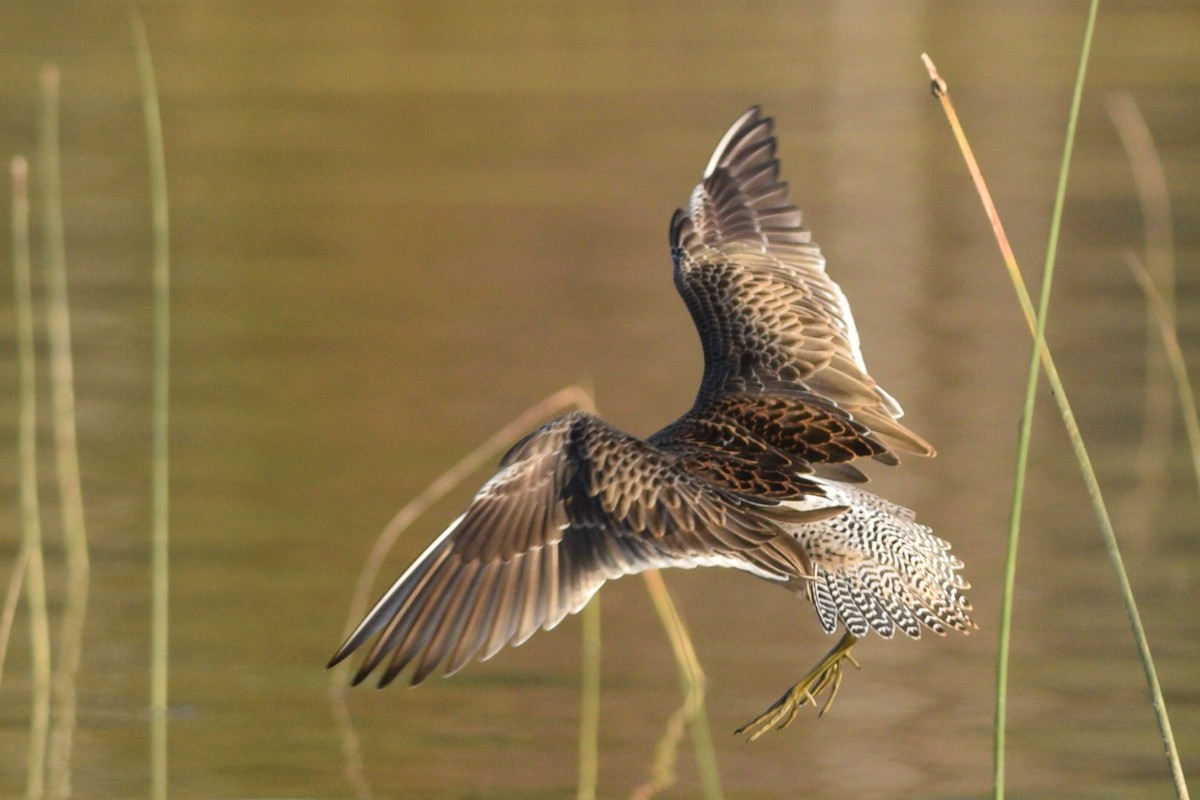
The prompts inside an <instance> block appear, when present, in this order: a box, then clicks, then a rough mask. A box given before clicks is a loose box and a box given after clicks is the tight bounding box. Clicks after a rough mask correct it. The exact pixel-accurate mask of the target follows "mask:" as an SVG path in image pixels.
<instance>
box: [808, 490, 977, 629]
mask: <svg viewBox="0 0 1200 800" xmlns="http://www.w3.org/2000/svg"><path fill="white" fill-rule="evenodd" d="M820 483H821V484H822V488H823V489H825V491H826V496H827V501H828V502H829V503H830V504H834V505H839V506H845V507H846V510H845V511H844V512H843V513H841V514H838V515H836V516H834V517H831V518H829V519H825V520H821V521H820V522H813V523H805V524H802V525H798V526H794V527H790V529H789V530H790V532H791V533H792V535H794V536H795V537H796V538H797V539H798V540H799V541H800V543H801V546H802V547H803V548H804V550H805V552H807V553H808V557H809V561H810V562H811V564H812V580H811V581H806V582H805V587H806V589H805V591H806V593H807V595H808V597H809V599H810V600H812V603H813V606H814V607H815V608H816V611H817V616H818V618H819V619H820V620H821V627H823V628H824V629H825V631H826V632H827V633H832V632H833V631H834V630H835V629H836V628H837V623H838V621H839V620H840V621H841V623H842V624H843V625H845V626H846V629H847V630H848V631H849V632H850V633H852V634H854V635H855V636H859V637H861V636H865V635H866V634H867V633H868V632H869V631H871V630H874V631H875V632H876V633H878V634H880V635H881V636H884V637H888V638H890V637H891V636H892V635H893V634H894V633H895V631H896V629H899V630H901V631H903V632H904V633H906V634H908V635H909V636H911V637H913V638H914V639H915V638H919V637H920V635H921V626H922V625H924V626H925V627H927V628H929V629H930V630H932V631H933V632H934V633H937V634H939V635H945V634H946V631H947V629H949V628H954V629H955V630H960V631H962V632H964V633H969V632H970V631H971V630H973V629H975V628H977V627H978V626H977V625H976V624H975V623H974V622H973V621H972V620H971V618H970V616H969V614H968V612H969V611H970V610H971V604H970V602H968V601H967V598H966V597H964V596H963V594H962V592H963V591H964V590H966V589H969V588H970V584H969V583H967V581H966V579H965V578H963V576H962V575H961V574H960V573H959V570H961V569H962V567H963V563H962V561H960V560H959V559H958V558H957V557H955V556H953V555H951V553H950V544H949V542H947V541H945V540H944V539H941V538H939V537H937V536H935V535H934V534H933V532H932V531H931V530H930V529H929V528H927V527H925V526H924V525H921V524H920V523H918V522H917V521H916V515H915V514H913V512H912V511H910V510H908V509H907V508H903V507H901V506H897V505H894V504H892V503H889V502H888V501H886V500H884V499H882V498H880V497H877V496H875V495H873V494H871V493H870V492H866V491H863V490H862V489H858V488H856V487H853V486H848V485H846V484H844V483H839V482H836V481H826V480H822V481H820Z"/></svg>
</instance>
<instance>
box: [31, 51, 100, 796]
mask: <svg viewBox="0 0 1200 800" xmlns="http://www.w3.org/2000/svg"><path fill="white" fill-rule="evenodd" d="M41 82H42V103H43V108H42V126H41V135H40V140H41V141H40V153H39V159H38V161H39V164H40V166H41V178H42V203H43V210H42V213H43V216H44V217H45V223H44V231H45V258H46V291H47V304H46V322H47V333H48V335H49V345H50V397H51V405H52V408H53V411H54V416H53V421H54V444H55V446H54V456H55V465H56V467H57V471H58V491H59V504H60V508H61V509H62V524H63V545H64V551H65V553H66V561H67V584H66V598H65V601H64V609H63V618H62V627H61V628H60V632H59V659H58V669H57V672H56V673H55V676H54V698H55V709H54V726H53V729H52V730H51V733H50V753H49V768H50V771H49V791H50V795H51V796H52V797H68V796H69V795H70V794H71V751H72V745H73V742H74V736H75V708H76V687H75V683H76V680H77V678H78V675H79V663H80V659H81V656H82V650H83V626H84V620H85V619H86V617H87V600H88V581H89V571H90V568H89V561H88V543H87V531H86V528H85V527H84V518H83V489H82V485H81V481H80V477H79V448H78V439H77V436H76V431H75V370H74V365H73V363H72V359H71V317H70V309H69V305H68V301H67V257H66V240H65V234H64V225H63V208H62V168H61V149H60V147H59V122H58V119H59V113H58V109H59V74H58V69H57V68H56V67H53V66H50V67H47V68H46V69H44V70H43V71H42V81H41Z"/></svg>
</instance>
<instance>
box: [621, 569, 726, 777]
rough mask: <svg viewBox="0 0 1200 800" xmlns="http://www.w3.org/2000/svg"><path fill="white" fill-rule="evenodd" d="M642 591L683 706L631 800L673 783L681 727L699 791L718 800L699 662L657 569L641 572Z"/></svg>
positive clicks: (673, 719)
mask: <svg viewBox="0 0 1200 800" xmlns="http://www.w3.org/2000/svg"><path fill="white" fill-rule="evenodd" d="M642 577H643V580H644V582H645V584H646V591H647V593H648V594H649V595H650V600H651V602H653V604H654V610H655V612H656V613H657V614H658V618H659V621H660V622H661V623H662V626H663V629H664V630H665V631H666V632H667V639H668V640H669V641H670V643H671V651H672V653H673V654H674V656H675V664H676V667H677V668H678V670H679V683H680V685H681V687H682V688H683V705H682V706H680V707H679V709H678V710H676V711H675V713H674V714H672V715H671V718H670V719H669V720H668V721H667V728H666V731H665V732H664V733H663V736H662V739H660V740H659V744H658V747H657V748H655V759H654V765H653V768H652V770H651V777H650V780H649V781H647V782H646V783H644V784H642V785H641V786H639V787H638V788H637V789H636V790H635V791H634V793H633V794H632V795H631V800H648V798H650V797H653V796H654V795H655V794H657V793H658V792H660V791H662V790H663V789H667V788H669V787H671V786H673V785H674V784H675V781H676V777H675V767H674V764H675V761H676V755H677V753H678V750H679V741H680V738H681V737H682V736H683V730H684V726H685V725H689V724H690V726H691V730H692V744H693V747H694V748H695V754H696V768H697V772H698V774H699V778H700V788H701V791H702V792H703V795H704V797H705V798H706V800H720V798H721V797H722V796H723V795H722V791H721V776H720V773H719V771H718V770H717V758H716V752H715V750H714V749H713V743H712V732H711V731H710V729H709V726H708V716H707V715H706V714H705V713H704V687H705V677H704V670H703V668H702V667H701V666H700V659H699V658H697V657H696V649H695V647H693V645H692V638H691V635H690V634H689V633H688V630H687V626H686V625H685V624H684V622H683V618H682V617H681V616H680V615H679V611H678V610H677V609H676V608H675V603H674V602H673V601H672V600H671V594H670V592H668V591H667V585H666V583H665V582H664V581H663V578H662V575H661V574H660V573H659V571H658V570H648V571H647V572H644V573H642Z"/></svg>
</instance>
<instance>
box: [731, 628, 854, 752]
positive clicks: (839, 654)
mask: <svg viewBox="0 0 1200 800" xmlns="http://www.w3.org/2000/svg"><path fill="white" fill-rule="evenodd" d="M857 641H858V637H856V636H854V635H853V634H850V633H847V634H846V635H844V636H843V637H842V638H841V640H840V641H839V642H838V643H837V644H836V645H834V646H833V649H832V650H830V651H829V653H828V654H827V655H826V656H825V657H824V658H822V659H821V661H820V663H818V664H817V665H816V666H815V667H813V668H812V671H811V672H809V673H808V674H807V675H805V676H804V677H803V678H802V679H801V680H800V682H799V683H797V684H796V685H795V686H793V687H792V688H790V689H788V690H787V691H786V692H784V693H783V697H780V698H779V699H778V700H776V701H775V702H774V703H773V704H772V705H771V707H770V708H768V709H767V710H766V711H764V712H763V713H761V714H759V715H758V716H757V717H755V718H754V719H752V720H750V722H748V723H746V724H745V725H743V726H742V727H740V728H738V729H737V731H735V733H738V734H741V733H746V734H749V736H750V741H752V742H753V741H754V740H755V739H757V738H758V737H760V736H762V735H763V734H764V733H766V732H767V731H769V730H771V729H772V728H776V729H778V730H783V729H784V728H786V727H787V726H788V725H791V724H792V720H794V719H795V718H796V712H798V711H799V710H800V706H802V705H804V704H805V703H813V704H815V703H816V702H817V699H816V698H817V695H819V694H820V693H821V692H823V691H825V690H826V689H828V690H829V697H827V698H826V699H825V702H824V703H823V704H822V705H821V712H820V713H821V714H822V715H823V714H824V713H825V712H826V711H828V710H829V707H830V706H832V705H833V699H834V698H835V697H837V693H838V688H839V687H841V685H842V662H843V661H849V662H850V663H851V664H853V665H854V666H855V667H857V666H858V662H857V661H855V660H854V656H852V655H850V648H852V647H854V645H855V643H856V642H857Z"/></svg>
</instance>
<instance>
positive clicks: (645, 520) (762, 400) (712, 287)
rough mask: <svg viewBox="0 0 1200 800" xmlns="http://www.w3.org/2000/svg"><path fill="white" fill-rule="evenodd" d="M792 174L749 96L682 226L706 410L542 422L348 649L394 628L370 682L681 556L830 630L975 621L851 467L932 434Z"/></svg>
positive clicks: (907, 517) (517, 636)
mask: <svg viewBox="0 0 1200 800" xmlns="http://www.w3.org/2000/svg"><path fill="white" fill-rule="evenodd" d="M778 172H779V163H778V161H777V159H776V158H775V139H774V137H773V135H772V124H771V120H770V119H769V118H765V117H763V116H761V114H760V113H759V111H758V109H751V110H750V111H748V112H747V113H746V114H744V115H743V116H742V117H741V118H739V119H738V120H737V122H735V123H734V125H733V126H732V127H731V128H730V129H729V131H728V132H727V133H726V134H725V136H724V138H723V139H722V140H721V143H720V144H719V145H718V147H717V149H716V151H715V152H714V154H713V156H712V159H711V160H710V162H709V164H708V167H707V169H706V170H705V173H704V178H703V181H702V182H701V184H700V185H699V186H697V187H696V189H695V191H694V192H693V193H692V196H691V200H690V202H689V204H688V207H687V209H686V210H680V211H677V212H676V214H675V216H674V218H673V219H672V221H671V226H670V244H671V255H672V258H673V260H674V263H675V273H674V275H675V285H676V287H677V289H678V290H679V293H680V295H681V296H682V297H683V299H684V302H685V303H686V304H687V307H688V309H689V311H690V312H691V315H692V318H693V319H694V321H695V323H696V328H697V331H698V333H699V336H700V342H701V346H702V348H703V351H704V363H705V367H704V375H703V378H702V380H701V385H700V389H699V392H698V393H697V397H696V400H695V403H694V404H693V407H692V408H691V409H690V410H689V411H688V412H687V413H685V414H684V415H683V416H681V417H680V418H679V419H678V420H676V421H675V422H673V423H671V424H670V425H668V426H667V427H665V428H663V429H662V430H661V431H659V432H658V433H656V434H654V435H653V436H650V437H649V438H647V439H646V440H641V439H638V438H636V437H634V436H631V435H629V434H626V433H623V432H621V431H619V430H617V429H616V428H614V427H612V426H611V425H609V424H608V423H606V422H604V421H603V420H601V419H599V418H597V417H595V416H593V415H589V414H585V413H582V412H575V413H572V414H568V415H566V416H564V417H562V418H560V419H558V420H555V421H553V422H551V423H549V424H547V425H545V426H543V427H541V428H539V429H538V430H536V431H534V432H533V433H531V434H530V435H529V436H527V437H526V438H525V439H523V440H522V441H521V442H519V443H518V444H517V445H516V446H514V447H513V449H512V450H511V451H510V452H509V453H508V455H507V456H505V458H504V459H503V461H502V463H501V466H500V471H499V472H498V473H497V474H496V475H495V476H494V477H493V478H492V479H491V480H489V481H488V482H487V483H486V484H485V485H484V486H483V487H482V488H481V489H480V490H479V492H478V494H476V496H475V498H474V499H473V500H472V501H471V503H470V504H469V505H468V507H467V508H466V510H465V511H464V512H463V514H462V515H461V516H459V517H458V519H456V520H455V521H454V522H453V523H452V524H451V525H450V527H449V528H447V530H446V531H445V532H444V533H443V534H442V535H441V536H440V537H438V539H437V540H436V541H435V542H434V543H433V544H432V545H430V547H429V548H428V549H427V550H426V551H425V552H424V553H423V554H422V555H421V556H420V557H419V558H418V559H417V560H416V561H415V562H414V563H413V565H412V566H411V567H410V568H409V569H408V571H406V572H405V573H404V575H402V576H401V577H400V578H399V579H398V580H397V581H396V583H395V584H394V585H393V586H392V588H391V589H390V590H389V591H388V592H387V593H386V594H385V595H384V596H383V598H382V599H381V600H380V601H379V602H378V604H377V605H376V606H375V608H374V609H373V610H372V611H371V612H370V613H369V614H368V615H367V617H366V618H365V619H364V620H363V622H362V623H361V624H360V625H359V627H358V628H357V629H356V630H355V631H354V632H353V633H352V634H351V635H350V637H349V639H348V640H347V641H346V643H345V644H344V645H343V646H342V647H341V649H339V650H338V652H337V654H336V655H335V656H334V658H333V661H332V662H331V664H333V663H337V662H338V661H341V660H342V659H344V658H345V657H346V656H347V655H349V653H351V652H352V651H354V650H355V649H357V648H359V647H361V646H363V645H364V644H366V643H367V642H368V641H369V640H370V639H371V638H372V637H375V636H376V635H378V638H377V639H376V641H375V643H374V644H373V646H372V647H371V648H370V650H369V651H368V654H367V656H366V658H365V659H364V661H363V663H362V666H361V667H360V669H359V670H358V672H357V674H356V677H355V682H356V683H357V682H359V681H361V680H363V679H364V678H365V677H366V676H367V675H368V674H369V673H370V672H372V671H373V670H374V669H375V668H377V667H378V666H380V665H381V664H384V663H385V662H386V666H385V667H384V670H383V673H382V677H381V679H380V683H381V685H382V684H386V683H388V682H390V681H391V680H392V679H394V678H395V677H396V676H397V675H398V674H400V673H401V672H402V671H404V670H405V669H406V668H410V670H411V671H410V677H409V680H410V682H411V683H414V684H415V683H419V682H420V681H421V680H423V679H424V678H425V677H427V676H428V675H429V674H430V673H431V672H432V671H434V670H435V669H436V668H437V667H438V666H439V665H442V666H443V668H444V671H445V672H446V673H447V674H449V673H453V672H455V671H456V670H458V669H460V668H461V667H462V666H463V665H464V664H465V663H467V662H468V661H469V660H470V659H471V658H472V657H476V656H478V657H481V658H489V657H491V656H492V655H493V654H495V653H496V652H497V651H498V650H499V649H500V648H501V647H503V646H504V645H505V644H506V643H509V642H512V643H514V644H520V643H521V642H523V641H524V640H525V639H527V638H528V637H529V636H530V635H532V634H533V633H534V632H535V631H536V630H538V629H549V628H552V627H554V626H555V625H557V624H558V623H559V622H560V621H561V620H562V619H563V617H564V616H566V615H567V614H570V613H575V612H576V611H578V610H580V609H581V608H582V607H583V606H584V605H585V604H586V603H587V601H588V599H589V598H590V597H591V596H592V595H593V594H594V593H595V592H596V591H597V590H598V589H599V588H600V586H601V585H602V584H603V583H604V582H605V581H607V580H611V579H614V578H618V577H620V576H622V575H628V574H632V573H636V572H640V571H643V570H646V569H654V568H665V567H695V566H725V567H735V568H738V569H742V570H745V571H748V572H750V573H753V574H755V575H757V576H759V577H761V578H764V579H767V580H770V581H773V582H776V583H779V584H782V585H784V586H787V587H789V588H791V589H792V590H793V591H795V592H797V593H802V594H804V595H805V596H806V597H807V598H809V599H810V600H811V601H812V603H813V606H814V607H815V609H816V612H817V617H818V619H819V620H820V623H821V626H822V627H823V628H824V629H825V630H826V631H828V632H832V631H834V630H835V629H836V628H837V627H838V625H839V624H840V625H842V626H844V627H845V628H846V630H847V631H848V632H849V633H850V634H852V635H853V636H854V637H860V636H863V635H866V634H867V633H868V632H869V631H871V630H874V631H876V632H877V633H879V634H881V635H883V636H885V637H886V636H892V635H893V634H894V633H895V631H897V630H899V631H902V632H904V633H906V634H908V635H909V636H913V637H917V636H919V635H920V632H921V628H922V626H924V627H927V628H929V629H931V630H934V631H935V632H937V633H944V632H945V631H946V630H947V629H949V628H955V629H959V630H964V631H966V630H968V629H970V628H971V627H973V623H972V622H971V620H970V618H969V616H968V611H969V610H970V605H969V604H968V603H967V601H966V599H965V598H964V597H963V595H962V591H963V590H965V589H966V588H967V583H966V581H965V580H964V579H963V578H962V576H961V574H960V573H959V570H960V569H961V567H962V563H961V562H960V561H959V560H958V559H957V558H955V557H954V556H952V555H951V554H950V552H949V545H948V544H947V543H946V542H945V541H943V540H942V539H939V538H938V537H936V536H934V535H933V534H932V533H931V532H930V530H929V529H928V528H926V527H925V526H923V525H920V524H919V523H917V522H916V520H915V516H914V515H913V513H912V512H911V511H909V510H907V509H904V508H901V507H900V506H896V505H893V504H891V503H889V502H887V501H886V500H883V499H881V498H879V497H876V496H875V495H873V494H870V493H869V492H866V491H864V490H863V489H862V488H860V486H859V485H858V484H860V483H861V482H862V481H864V480H866V477H865V475H864V474H863V473H862V472H861V470H860V469H859V467H858V466H857V465H856V464H853V463H851V462H854V461H861V460H863V459H872V460H875V461H878V462H881V463H883V464H889V465H892V464H896V463H898V459H897V457H896V455H895V451H897V450H899V451H906V452H910V453H915V454H919V455H933V448H932V447H930V445H929V444H928V443H926V442H925V441H924V440H923V439H921V438H920V437H919V436H917V435H916V434H914V433H912V432H911V431H909V430H908V429H907V428H906V427H904V425H902V424H901V423H900V421H899V420H900V417H901V416H902V413H903V412H902V411H901V409H900V406H899V404H898V403H897V402H896V401H895V400H894V399H893V398H892V397H891V396H890V395H888V394H887V393H886V392H885V391H883V389H881V388H880V387H879V386H878V385H876V383H875V381H874V380H873V379H872V378H871V377H870V375H869V374H868V373H867V369H866V365H865V363H864V361H863V357H862V353H861V351H860V347H859V340H858V333H857V330H856V328H855V325H854V319H853V316H852V314H851V312H850V307H849V305H848V303H847V302H846V298H845V296H844V295H843V294H842V291H841V289H840V288H839V287H838V286H837V284H835V283H834V282H833V281H832V280H830V279H829V277H828V275H827V274H826V272H825V260H824V258H823V256H822V255H821V252H820V249H819V248H818V247H817V245H816V244H814V243H813V242H812V240H811V235H810V233H809V231H808V230H807V229H805V228H804V227H803V226H802V225H801V215H800V211H799V209H797V208H796V207H795V206H794V205H791V204H790V203H789V201H788V196H787V195H788V192H787V186H786V184H784V183H781V182H780V181H779V180H778ZM850 645H852V642H850ZM850 645H847V646H846V647H845V648H844V650H843V651H839V653H838V658H839V659H840V658H842V657H844V653H846V652H848V651H849V646H850ZM831 655H833V654H831ZM839 680H840V678H839ZM822 685H826V684H822ZM835 688H836V685H835ZM801 702H802V701H801ZM793 713H794V710H793ZM788 719H789V720H790V717H789V718H788ZM785 724H786V723H785Z"/></svg>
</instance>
